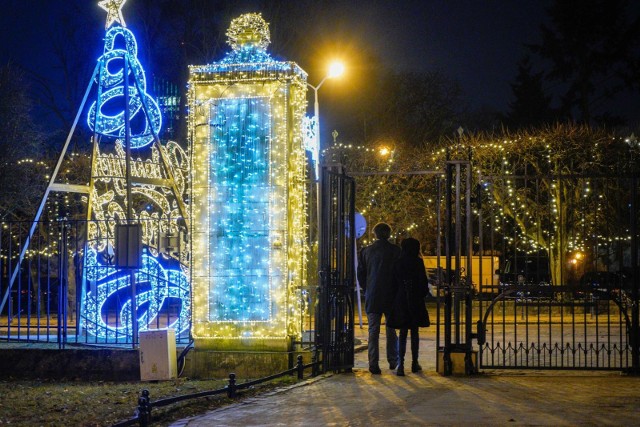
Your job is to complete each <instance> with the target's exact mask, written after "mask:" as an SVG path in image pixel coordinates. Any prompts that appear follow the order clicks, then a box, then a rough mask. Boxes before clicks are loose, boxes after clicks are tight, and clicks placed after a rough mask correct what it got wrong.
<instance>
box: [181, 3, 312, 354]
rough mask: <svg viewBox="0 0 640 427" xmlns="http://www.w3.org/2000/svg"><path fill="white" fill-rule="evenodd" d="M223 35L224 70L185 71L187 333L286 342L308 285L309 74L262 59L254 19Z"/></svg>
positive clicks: (260, 27) (262, 42) (261, 27)
mask: <svg viewBox="0 0 640 427" xmlns="http://www.w3.org/2000/svg"><path fill="white" fill-rule="evenodd" d="M227 36H228V37H229V44H230V46H231V47H232V50H231V51H230V52H229V53H228V54H227V55H226V56H225V57H224V58H223V59H222V60H221V61H219V62H215V63H213V64H209V65H203V66H190V81H189V127H190V129H189V131H190V137H191V140H192V146H193V162H192V165H193V166H192V170H191V180H192V186H193V195H192V200H191V208H192V213H191V214H192V215H191V216H192V222H191V239H192V247H193V257H192V260H193V261H192V267H191V269H192V292H193V330H192V332H193V336H194V338H196V343H198V341H200V342H203V340H211V339H219V340H227V341H226V342H228V340H229V339H231V340H232V341H233V340H237V339H259V340H273V339H277V340H286V339H288V338H289V337H291V336H296V335H299V333H300V332H299V330H298V328H299V326H297V325H298V324H299V318H300V316H301V306H302V303H301V300H302V298H301V296H300V295H298V293H299V292H300V291H299V289H301V288H302V287H303V286H304V284H305V283H304V281H305V277H306V256H307V250H308V249H307V246H306V235H307V232H308V230H307V223H306V208H307V205H306V203H307V200H306V189H305V176H306V175H305V161H306V156H305V151H304V138H303V137H304V129H303V124H302V121H303V116H304V110H305V106H306V97H305V95H306V73H304V71H302V70H301V69H300V68H299V67H298V66H297V65H296V64H294V63H292V62H278V61H275V60H274V59H273V58H272V57H271V56H270V55H269V54H268V53H267V51H266V48H267V46H268V44H269V31H268V25H267V24H266V22H265V21H264V20H263V19H262V17H261V16H260V15H259V14H247V15H242V16H241V17H239V18H237V19H234V20H233V21H232V24H231V27H230V29H229V31H228V32H227ZM196 345H198V344H196ZM229 345H232V346H233V344H229Z"/></svg>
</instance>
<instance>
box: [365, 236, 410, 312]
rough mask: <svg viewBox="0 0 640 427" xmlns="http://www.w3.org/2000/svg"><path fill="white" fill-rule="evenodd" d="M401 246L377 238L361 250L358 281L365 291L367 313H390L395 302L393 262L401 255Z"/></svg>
mask: <svg viewBox="0 0 640 427" xmlns="http://www.w3.org/2000/svg"><path fill="white" fill-rule="evenodd" d="M400 253H401V249H400V247H399V246H397V245H394V244H393V243H390V242H389V241H388V240H384V239H380V240H376V241H375V242H374V243H373V244H371V245H369V246H367V247H366V248H364V249H362V251H360V256H359V257H358V272H357V274H358V282H359V283H360V288H361V289H363V290H364V291H365V311H366V312H367V313H379V314H382V313H388V311H389V310H390V309H391V305H392V303H393V295H394V292H393V284H392V274H393V264H394V262H395V261H396V260H397V259H398V258H399V257H400Z"/></svg>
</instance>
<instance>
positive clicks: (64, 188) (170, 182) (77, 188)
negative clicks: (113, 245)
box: [0, 53, 189, 312]
mask: <svg viewBox="0 0 640 427" xmlns="http://www.w3.org/2000/svg"><path fill="white" fill-rule="evenodd" d="M123 59H124V60H125V63H129V54H128V53H125V54H124V55H123ZM104 66H105V65H104V63H103V61H102V59H100V60H99V61H98V63H97V64H96V67H95V69H94V70H93V74H92V76H91V79H90V80H89V84H88V85H87V89H86V91H85V93H84V96H83V98H82V102H81V103H80V107H79V108H78V112H77V113H76V117H75V119H74V121H73V124H72V126H71V129H70V130H69V134H68V135H67V139H66V141H65V143H64V146H63V147H62V151H61V152H60V156H59V157H58V161H57V163H56V166H55V168H54V169H53V172H52V173H51V177H50V178H49V183H48V184H47V188H46V189H45V191H44V194H43V196H42V199H41V200H40V204H39V205H38V210H37V211H36V214H35V216H34V218H33V221H32V223H31V227H30V228H29V233H28V234H27V238H26V239H25V242H24V244H23V245H22V249H21V250H20V256H19V257H18V261H17V263H16V268H14V269H13V273H12V274H11V278H10V279H9V283H8V286H7V289H6V291H5V293H4V296H3V297H2V302H0V312H2V310H3V309H4V307H5V305H6V303H7V300H8V299H9V295H10V293H11V290H12V289H13V285H14V283H15V281H16V278H17V276H18V272H19V271H20V268H19V266H20V265H21V264H22V262H23V261H24V257H25V255H26V253H27V250H28V249H29V245H30V243H31V240H32V239H33V235H34V233H35V230H36V228H37V226H38V221H39V220H40V217H41V216H42V212H43V211H44V207H45V206H46V203H47V199H48V198H49V194H50V193H51V192H52V191H55V192H68V193H81V194H87V195H88V202H87V219H88V220H90V215H91V197H92V195H93V169H94V164H93V163H94V162H95V157H96V152H97V146H98V138H97V133H95V132H94V136H93V138H92V139H93V151H92V156H91V163H92V165H91V175H92V176H91V178H90V184H89V185H87V186H84V185H77V184H64V183H57V182H56V178H57V177H58V172H59V171H60V167H61V166H62V162H63V160H64V158H65V155H66V153H67V150H68V148H69V144H70V142H71V138H72V137H73V135H74V133H75V131H76V127H77V125H78V122H79V120H80V117H81V115H82V112H83V111H84V109H85V106H86V104H87V100H88V99H89V95H90V93H91V89H92V88H93V84H94V82H95V81H96V77H97V76H98V75H99V73H100V72H101V69H102V68H103V67H104ZM132 75H133V76H134V84H135V87H136V90H137V92H138V94H139V95H140V94H141V93H143V92H142V91H141V90H140V89H141V84H140V82H139V81H138V79H137V77H136V76H135V74H134V73H132ZM126 77H127V76H126V75H125V78H126ZM125 93H126V94H128V90H125ZM99 97H100V95H99V94H98V98H99ZM127 98H128V97H127ZM141 101H142V107H143V111H144V114H145V116H146V118H147V120H149V109H148V106H147V102H146V99H145V98H144V96H141ZM125 104H126V105H127V107H128V102H126V103H125ZM127 110H128V108H126V109H125V111H127ZM125 127H126V129H125V135H127V137H128V136H129V135H130V134H131V129H130V123H129V120H125ZM150 129H151V132H152V133H153V138H154V144H156V146H157V149H158V152H159V153H160V158H161V160H162V165H163V167H164V169H165V173H166V174H167V177H168V178H167V179H162V180H154V182H153V184H154V185H160V186H168V187H170V188H171V192H172V193H173V196H174V197H175V199H176V202H177V204H178V209H179V211H180V214H181V215H182V218H183V220H184V221H185V224H186V227H187V230H188V229H189V217H188V216H187V208H186V205H185V203H184V200H183V198H182V195H181V194H180V193H179V192H178V188H177V185H176V182H175V176H174V174H173V171H172V169H171V166H170V164H169V160H168V158H167V154H166V153H165V151H164V147H163V146H162V144H161V143H160V138H159V136H158V134H157V132H156V130H155V129H154V127H153V126H150ZM125 157H126V164H127V166H129V165H130V164H131V161H132V158H131V153H130V150H127V153H126V155H125ZM126 181H127V191H130V189H131V185H132V180H131V175H130V173H128V174H127V177H126ZM140 183H141V184H149V183H150V182H140ZM130 219H131V218H129V220H130Z"/></svg>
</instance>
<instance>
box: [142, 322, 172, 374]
mask: <svg viewBox="0 0 640 427" xmlns="http://www.w3.org/2000/svg"><path fill="white" fill-rule="evenodd" d="M177 376H178V368H177V363H176V331H175V330H173V329H152V330H148V331H141V332H140V379H141V380H142V381H156V380H170V379H173V378H177Z"/></svg>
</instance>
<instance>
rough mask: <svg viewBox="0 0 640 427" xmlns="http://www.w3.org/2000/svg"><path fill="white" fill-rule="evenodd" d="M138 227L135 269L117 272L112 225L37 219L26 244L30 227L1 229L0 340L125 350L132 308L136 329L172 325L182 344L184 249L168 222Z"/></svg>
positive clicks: (186, 305)
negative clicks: (141, 234)
mask: <svg viewBox="0 0 640 427" xmlns="http://www.w3.org/2000/svg"><path fill="white" fill-rule="evenodd" d="M140 223H142V228H143V230H144V229H146V230H147V231H146V233H147V238H146V239H145V240H146V244H144V245H142V253H141V261H142V264H141V266H140V268H139V269H137V270H135V271H133V270H127V269H122V268H118V267H117V266H116V262H115V252H114V251H115V249H114V243H115V236H114V234H113V230H114V225H115V222H113V221H102V222H100V221H78V220H66V219H60V220H56V221H41V222H38V223H37V224H36V226H35V228H34V231H33V235H32V236H31V237H30V238H28V236H29V234H30V229H31V227H32V223H31V222H5V223H2V225H1V227H0V294H1V295H2V302H1V305H0V341H7V342H12V341H20V342H25V341H26V342H41V343H52V344H55V345H57V346H58V347H59V348H64V346H65V345H66V344H70V343H78V344H103V345H116V346H117V345H121V344H122V345H125V344H126V345H130V344H133V338H132V337H133V336H134V334H133V326H134V324H135V322H133V321H132V318H133V317H134V316H132V307H135V308H134V309H133V311H134V312H135V317H136V319H138V322H137V324H136V325H135V326H137V328H138V329H139V330H145V329H160V328H166V327H172V328H175V329H176V332H177V337H178V342H184V343H187V342H188V340H189V327H190V290H189V281H188V270H187V269H186V267H185V265H184V262H185V261H186V260H187V259H188V258H187V257H188V245H187V243H186V241H185V240H184V239H183V238H182V236H181V235H180V234H179V232H178V231H177V230H175V229H172V228H171V227H169V226H168V225H167V224H168V223H167V220H160V219H148V220H142V221H140ZM149 236H152V238H149ZM181 239H182V240H181ZM27 241H28V248H25V247H24V245H25V242H27Z"/></svg>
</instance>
